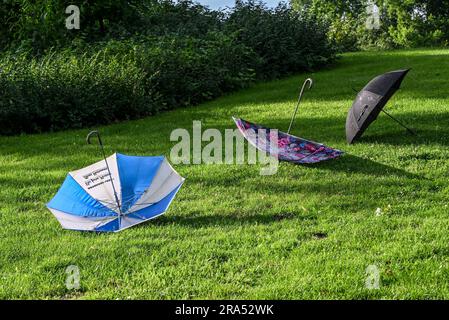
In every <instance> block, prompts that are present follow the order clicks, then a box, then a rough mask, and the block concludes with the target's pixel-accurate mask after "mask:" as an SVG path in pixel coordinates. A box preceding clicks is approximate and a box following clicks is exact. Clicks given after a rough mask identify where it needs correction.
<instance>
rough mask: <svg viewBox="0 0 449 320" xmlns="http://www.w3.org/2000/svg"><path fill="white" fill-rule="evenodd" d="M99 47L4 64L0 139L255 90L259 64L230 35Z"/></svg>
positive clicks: (8, 57)
mask: <svg viewBox="0 0 449 320" xmlns="http://www.w3.org/2000/svg"><path fill="white" fill-rule="evenodd" d="M97 46H98V48H93V49H91V52H88V53H84V54H81V53H80V52H79V51H81V50H76V51H72V50H64V51H61V52H56V51H51V52H50V53H48V54H47V55H45V56H44V57H40V58H32V59H29V58H28V57H27V55H25V54H20V55H18V56H14V55H12V54H10V55H5V57H3V58H2V59H0V68H1V71H0V134H15V133H20V132H26V133H30V132H41V131H46V130H61V129H67V128H81V127H86V126H92V125H96V124H106V123H111V122H115V121H120V120H127V119H133V118H139V117H143V116H146V115H151V114H154V113H156V112H159V111H160V110H163V109H169V108H174V107H179V106H187V105H190V104H196V103H199V102H202V101H205V100H208V99H211V98H214V97H217V96H219V95H221V94H223V93H224V92H226V91H229V90H233V89H236V88H241V87H244V86H246V85H248V84H249V83H250V82H251V81H253V80H254V70H253V68H251V66H252V64H253V63H255V62H256V61H257V56H256V55H255V54H254V53H253V52H252V51H251V50H250V49H248V48H246V47H244V46H242V45H239V44H235V43H234V42H233V40H232V39H231V38H228V37H226V36H223V35H210V39H208V40H205V39H203V40H199V39H194V38H173V37H157V38H151V39H150V38H146V39H145V41H141V42H138V41H124V42H118V41H109V42H108V43H104V44H103V43H102V44H98V45H97Z"/></svg>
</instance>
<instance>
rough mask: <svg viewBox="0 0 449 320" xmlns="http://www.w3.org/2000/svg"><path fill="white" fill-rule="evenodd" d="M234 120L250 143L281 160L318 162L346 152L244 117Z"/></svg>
mask: <svg viewBox="0 0 449 320" xmlns="http://www.w3.org/2000/svg"><path fill="white" fill-rule="evenodd" d="M234 121H235V123H236V125H237V127H238V128H239V130H240V132H241V133H242V134H243V136H244V137H245V139H246V140H248V142H249V143H251V144H252V145H253V146H255V147H256V148H258V149H259V150H262V151H265V152H267V153H269V154H271V155H273V156H275V157H277V158H278V159H279V160H281V161H290V162H294V163H316V162H320V161H324V160H329V159H334V158H337V157H339V156H341V155H342V154H343V153H344V152H343V151H340V150H337V149H333V148H330V147H327V146H325V145H323V144H321V143H317V142H313V141H309V140H305V139H302V138H298V137H295V136H292V135H290V134H287V133H285V132H282V131H277V132H276V131H275V130H273V129H269V128H265V127H262V126H260V125H258V124H255V123H251V122H248V121H245V120H243V119H238V118H234Z"/></svg>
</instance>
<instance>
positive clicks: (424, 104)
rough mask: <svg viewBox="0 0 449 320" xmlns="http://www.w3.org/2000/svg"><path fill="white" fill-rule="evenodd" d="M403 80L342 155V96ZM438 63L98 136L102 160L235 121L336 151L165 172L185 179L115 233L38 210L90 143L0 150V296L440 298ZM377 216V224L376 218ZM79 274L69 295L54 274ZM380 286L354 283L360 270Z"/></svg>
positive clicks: (447, 267)
mask: <svg viewBox="0 0 449 320" xmlns="http://www.w3.org/2000/svg"><path fill="white" fill-rule="evenodd" d="M404 67H410V68H412V70H411V72H410V73H409V74H408V76H407V77H406V78H405V80H404V82H403V85H402V89H401V90H400V91H398V92H397V94H396V95H395V96H394V97H393V98H392V99H391V100H390V102H389V103H388V105H387V107H386V110H388V111H390V112H391V114H393V115H394V116H396V117H397V118H399V119H400V120H402V121H403V122H405V123H407V124H409V125H410V126H412V127H413V128H415V129H416V130H417V132H418V133H419V137H418V138H416V137H413V136H411V135H409V134H408V133H406V131H405V130H404V129H402V128H401V127H399V126H397V125H396V124H395V123H394V122H392V121H391V120H390V119H389V118H388V117H387V116H385V115H383V114H381V115H380V116H379V118H378V120H377V121H376V122H374V123H373V125H372V126H371V127H370V128H369V129H368V130H367V132H366V133H365V135H364V136H363V138H362V139H361V140H360V142H359V143H357V144H355V145H347V144H346V142H345V130H344V125H345V119H346V112H347V111H348V109H349V107H350V106H351V103H352V100H353V99H354V97H355V93H354V91H353V89H352V88H355V89H357V90H359V89H361V88H362V87H363V86H364V85H365V84H366V82H368V81H369V80H370V79H371V78H372V77H374V76H375V75H378V74H380V73H383V72H386V71H390V70H395V69H401V68H404ZM448 74H449V50H427V49H426V50H412V51H392V52H368V53H354V54H345V55H344V56H343V57H342V59H341V60H340V61H339V63H338V64H337V65H336V66H335V67H333V68H331V69H329V70H324V71H320V72H317V73H314V74H301V75H297V76H294V77H290V78H287V79H283V80H279V81H273V82H268V83H261V84H258V85H255V86H254V87H252V88H250V89H247V90H243V91H241V92H238V93H235V94H231V95H229V96H226V97H223V98H220V99H218V100H215V101H212V102H209V103H206V104H203V105H200V106H197V107H191V108H186V109H179V110H175V111H171V112H166V113H163V114H160V115H157V116H154V117H151V118H147V119H142V120H139V121H130V122H125V123H121V124H116V125H111V126H106V127H101V128H99V129H100V130H101V133H102V135H103V139H104V140H105V144H106V150H107V152H108V153H112V152H114V151H118V152H121V153H126V154H132V155H160V154H164V155H166V156H169V154H170V148H171V147H172V146H173V145H174V142H170V139H169V136H170V132H171V131H172V130H173V129H175V128H187V129H189V131H191V130H192V121H193V120H201V121H202V122H203V129H206V128H218V129H220V130H222V131H224V129H226V128H234V123H233V122H232V119H231V116H233V115H237V116H240V117H242V118H244V119H247V120H250V121H254V122H257V123H260V124H264V125H266V126H270V127H273V128H279V129H283V130H286V128H287V127H288V124H289V118H290V115H291V112H292V110H293V107H294V104H295V101H296V98H297V93H298V86H300V84H302V82H303V80H304V79H305V77H307V76H311V77H312V78H313V79H314V80H315V86H314V88H313V89H312V90H310V91H307V92H306V93H305V96H304V99H303V103H302V105H301V109H300V111H299V115H298V118H297V121H296V123H295V126H294V129H293V132H292V133H293V134H295V135H298V136H301V137H304V138H308V139H312V140H315V141H319V142H322V143H325V144H328V145H329V146H332V147H335V148H339V149H341V150H344V151H346V154H345V156H344V157H342V158H340V159H337V160H332V161H328V162H324V163H320V164H317V165H309V166H302V165H293V164H290V163H281V164H280V167H279V170H278V173H277V174H275V175H272V176H261V175H260V174H259V169H260V167H261V166H260V165H214V164H209V165H206V164H203V165H177V166H175V167H176V169H177V171H178V172H179V173H180V174H181V175H183V176H184V177H185V178H186V182H185V184H184V186H183V187H182V188H181V190H180V192H179V193H178V196H177V198H176V199H175V201H174V202H173V203H172V206H171V207H170V209H169V211H168V212H167V213H166V214H165V215H164V216H162V217H159V218H157V219H155V220H153V221H150V222H148V223H145V224H142V225H139V226H137V227H134V228H131V229H127V230H125V231H123V232H120V233H116V234H95V233H81V232H75V231H68V230H63V229H62V228H61V227H60V226H59V224H58V222H57V220H56V219H55V218H54V217H53V216H52V215H51V213H50V212H49V211H48V210H47V209H46V207H45V204H46V203H47V202H48V201H49V200H50V199H51V198H52V196H53V195H54V194H55V193H56V191H57V190H58V187H59V186H60V185H61V183H62V181H63V180H64V178H65V176H66V174H67V172H68V171H70V170H74V169H78V168H81V167H83V166H86V165H89V164H91V163H93V162H95V161H98V160H99V159H100V156H99V152H98V149H97V148H96V147H95V146H89V145H86V144H85V141H84V139H85V135H86V134H87V132H88V131H89V130H88V129H86V130H76V131H66V132H59V133H50V134H40V135H24V136H18V137H2V138H0V185H1V188H0V225H1V227H0V240H1V242H0V253H1V254H0V298H3V299H6V298H56V299H59V298H63V299H71V298H75V299H95V298H105V299H116V298H119V299H129V298H145V299H147V298H148V299H175V298H182V299H200V298H211V299H219V298H229V299H238V298H243V299H252V298H255V299H265V298H270V299H341V298H349V299H352V298H355V299H394V298H400V299H414V298H424V299H429V298H430V299H433V298H446V299H447V298H449V215H448V209H449V208H448V199H449V162H448V160H447V159H448V158H449V150H448V145H449V126H448V125H449V99H448V92H449V91H448V90H449V80H448ZM377 208H381V209H382V214H381V215H377V214H376V209H377ZM69 265H76V266H78V267H79V269H80V276H81V288H80V290H78V291H72V290H68V289H67V288H66V286H65V279H66V273H65V269H66V267H67V266H69ZM369 265H375V266H376V267H377V268H378V270H379V271H380V288H379V289H368V288H366V285H365V280H366V277H367V275H366V268H367V267H368V266H369Z"/></svg>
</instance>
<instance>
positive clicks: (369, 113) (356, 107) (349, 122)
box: [346, 69, 410, 143]
mask: <svg viewBox="0 0 449 320" xmlns="http://www.w3.org/2000/svg"><path fill="white" fill-rule="evenodd" d="M409 70H410V69H404V70H397V71H391V72H387V73H384V74H382V75H380V76H377V77H375V78H374V79H372V80H371V81H370V82H369V83H368V84H367V85H366V86H365V87H364V88H363V89H362V90H361V91H360V92H359V93H358V94H357V97H356V99H355V100H354V102H353V104H352V107H351V109H350V110H349V112H348V115H347V118H346V140H347V142H348V143H353V142H354V141H356V140H357V139H358V138H360V137H361V136H362V134H363V132H365V130H366V128H368V126H369V125H370V124H371V123H372V122H373V121H374V120H376V118H377V116H378V115H379V113H380V112H381V111H382V108H383V107H384V106H385V104H386V103H387V102H388V100H389V99H390V98H391V96H392V95H393V94H394V93H395V92H396V91H397V90H398V89H399V87H400V85H401V83H402V80H403V79H404V77H405V76H406V74H407V72H408V71H409Z"/></svg>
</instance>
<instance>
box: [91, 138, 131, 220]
mask: <svg viewBox="0 0 449 320" xmlns="http://www.w3.org/2000/svg"><path fill="white" fill-rule="evenodd" d="M93 135H95V136H97V138H98V144H99V145H100V149H101V153H102V154H103V159H104V162H105V163H106V168H107V169H108V173H109V177H110V178H111V185H112V190H113V191H114V197H115V202H116V203H117V207H118V210H119V212H120V216H121V215H122V208H121V207H120V202H119V200H118V196H117V191H116V190H115V185H114V180H113V179H112V174H111V170H110V169H109V164H108V160H107V159H106V154H105V153H104V147H103V142H102V141H101V138H100V133H99V132H98V131H96V130H95V131H92V132H90V133H89V134H88V135H87V138H86V141H87V143H88V144H91V143H90V138H91V137H92V136H93Z"/></svg>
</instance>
